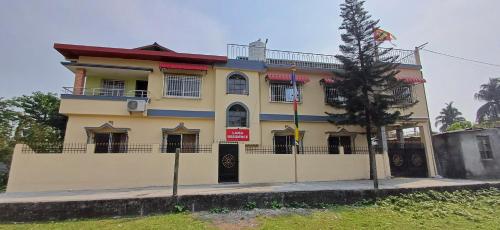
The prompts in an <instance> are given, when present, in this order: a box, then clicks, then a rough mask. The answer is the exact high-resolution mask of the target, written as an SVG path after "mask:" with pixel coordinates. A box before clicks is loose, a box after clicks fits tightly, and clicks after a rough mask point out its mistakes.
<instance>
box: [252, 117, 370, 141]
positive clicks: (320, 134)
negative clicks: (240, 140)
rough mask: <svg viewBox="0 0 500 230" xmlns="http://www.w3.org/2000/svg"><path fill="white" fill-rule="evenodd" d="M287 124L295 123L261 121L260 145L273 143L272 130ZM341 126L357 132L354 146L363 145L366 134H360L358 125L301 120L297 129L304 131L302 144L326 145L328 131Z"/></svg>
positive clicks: (292, 124)
mask: <svg viewBox="0 0 500 230" xmlns="http://www.w3.org/2000/svg"><path fill="white" fill-rule="evenodd" d="M287 126H289V127H292V128H294V127H295V125H294V123H293V122H292V121H290V122H282V121H263V122H261V129H262V140H261V141H262V145H266V146H270V145H273V135H274V134H273V133H272V131H273V130H284V129H285V128H286V127H287ZM342 128H344V129H346V130H347V131H349V132H356V133H359V134H357V135H356V138H355V140H354V145H355V146H356V147H365V146H367V145H368V144H367V143H366V135H364V134H361V133H362V132H364V130H363V129H362V128H361V127H358V126H337V125H334V124H331V123H326V122H302V123H300V124H299V129H300V130H301V131H305V133H304V138H303V140H302V141H303V142H302V143H303V145H304V146H327V145H328V136H329V133H328V132H339V131H340V130H341V129H342Z"/></svg>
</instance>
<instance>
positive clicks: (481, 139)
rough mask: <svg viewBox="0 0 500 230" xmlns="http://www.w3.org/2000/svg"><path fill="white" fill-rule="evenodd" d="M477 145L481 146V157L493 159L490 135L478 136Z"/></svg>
mask: <svg viewBox="0 0 500 230" xmlns="http://www.w3.org/2000/svg"><path fill="white" fill-rule="evenodd" d="M476 140H477V147H478V148H479V154H480V155H481V159H483V160H490V159H493V153H492V152H491V144H490V138H489V137H488V136H476Z"/></svg>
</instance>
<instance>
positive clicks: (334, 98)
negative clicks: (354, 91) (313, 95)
mask: <svg viewBox="0 0 500 230" xmlns="http://www.w3.org/2000/svg"><path fill="white" fill-rule="evenodd" d="M346 100H347V99H346V98H345V97H342V96H340V94H339V92H338V90H336V89H335V88H334V87H332V86H325V103H333V102H342V103H344V102H346Z"/></svg>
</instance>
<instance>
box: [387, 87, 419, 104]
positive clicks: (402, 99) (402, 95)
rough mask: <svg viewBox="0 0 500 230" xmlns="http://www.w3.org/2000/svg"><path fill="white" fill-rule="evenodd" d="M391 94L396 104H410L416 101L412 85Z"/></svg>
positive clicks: (399, 88)
mask: <svg viewBox="0 0 500 230" xmlns="http://www.w3.org/2000/svg"><path fill="white" fill-rule="evenodd" d="M392 93H393V95H394V96H395V97H396V102H397V103H398V104H411V103H414V102H415V100H416V98H415V94H414V90H413V86H412V85H409V86H402V87H398V88H396V89H394V90H393V91H392Z"/></svg>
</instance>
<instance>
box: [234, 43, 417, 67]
mask: <svg viewBox="0 0 500 230" xmlns="http://www.w3.org/2000/svg"><path fill="white" fill-rule="evenodd" d="M250 49H262V48H260V47H250V46H248V45H238V44H228V45H227V58H228V59H239V60H265V62H266V63H267V64H270V65H291V64H296V65H297V67H302V68H319V69H341V68H342V64H341V63H340V61H338V59H337V58H335V56H334V55H325V54H315V53H304V52H296V51H284V50H271V49H266V50H265V52H264V55H265V56H264V57H250V56H249V54H250V53H253V52H251V50H250ZM255 53H261V52H255ZM379 53H381V54H382V55H380V57H381V58H382V59H385V58H390V57H397V58H396V63H401V64H410V65H416V64H417V59H416V56H415V51H413V50H402V49H388V48H382V47H379Z"/></svg>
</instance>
